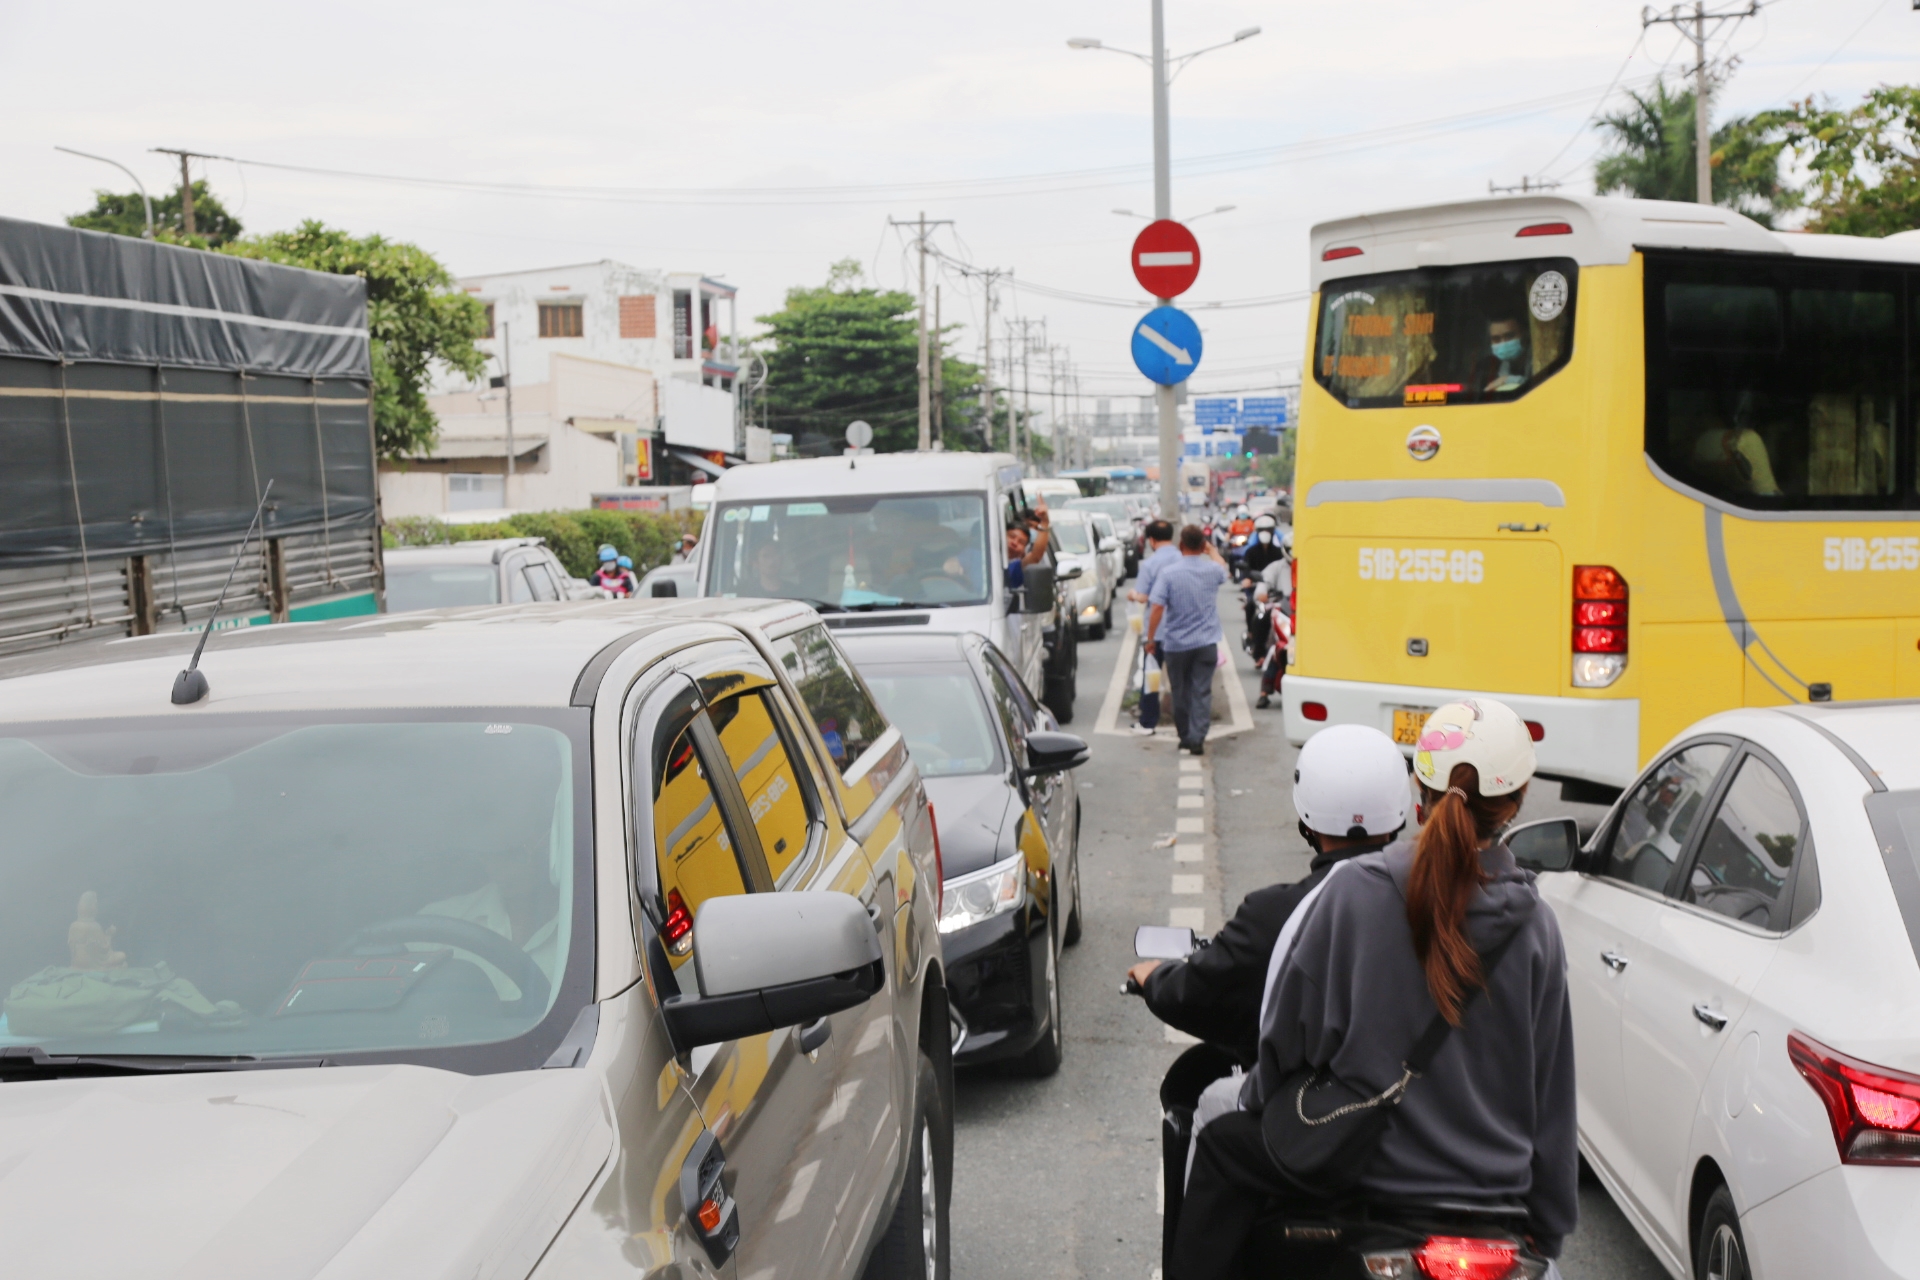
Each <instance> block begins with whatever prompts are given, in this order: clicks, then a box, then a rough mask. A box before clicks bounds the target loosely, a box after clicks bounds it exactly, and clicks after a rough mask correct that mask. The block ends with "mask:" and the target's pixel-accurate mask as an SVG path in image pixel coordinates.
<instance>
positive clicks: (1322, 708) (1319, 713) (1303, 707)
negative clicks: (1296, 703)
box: [1300, 702, 1327, 720]
mask: <svg viewBox="0 0 1920 1280" xmlns="http://www.w3.org/2000/svg"><path fill="white" fill-rule="evenodd" d="M1300 714H1301V715H1303V716H1305V717H1306V718H1307V719H1309V720H1325V719H1326V718H1327V704H1326V703H1324V702H1303V703H1301V704H1300Z"/></svg>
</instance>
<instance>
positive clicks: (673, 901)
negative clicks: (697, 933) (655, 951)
mask: <svg viewBox="0 0 1920 1280" xmlns="http://www.w3.org/2000/svg"><path fill="white" fill-rule="evenodd" d="M660 933H661V935H662V936H664V937H665V938H666V940H667V950H669V951H671V952H673V954H675V955H677V956H683V955H685V954H687V952H689V951H691V950H693V912H691V911H689V910H687V900H686V899H685V898H683V897H681V896H680V891H679V890H678V889H669V890H667V918H666V921H665V923H663V924H662V925H661V926H660Z"/></svg>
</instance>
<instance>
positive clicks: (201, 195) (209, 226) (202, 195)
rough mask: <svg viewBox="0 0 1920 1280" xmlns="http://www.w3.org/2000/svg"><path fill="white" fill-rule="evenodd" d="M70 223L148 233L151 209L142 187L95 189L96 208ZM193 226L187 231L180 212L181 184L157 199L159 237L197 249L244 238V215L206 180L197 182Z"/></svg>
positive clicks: (155, 232)
mask: <svg viewBox="0 0 1920 1280" xmlns="http://www.w3.org/2000/svg"><path fill="white" fill-rule="evenodd" d="M67 225H68V226H70V227H78V228H80V229H81V230H82V231H111V232H112V233H113V234H114V235H117V236H138V235H143V234H145V233H146V229H147V210H146V205H145V204H144V203H143V202H142V201H141V199H140V193H139V192H138V191H127V192H120V191H101V190H95V191H94V193H93V208H91V209H89V210H87V211H86V212H85V213H76V214H73V215H72V216H71V217H69V218H68V219H67ZM193 230H194V234H193V235H191V236H189V235H187V234H186V222H185V219H184V218H183V217H182V215H181V212H180V188H178V187H175V188H174V189H173V190H172V191H169V192H165V193H163V194H162V195H160V196H159V197H158V198H157V199H155V200H154V202H153V235H154V239H156V240H165V241H168V242H169V243H172V244H184V245H190V246H191V247H193V248H195V249H218V248H219V247H220V246H221V245H224V244H227V243H229V242H230V241H233V240H237V239H239V238H240V219H238V218H236V217H234V216H233V215H232V214H231V213H228V212H227V209H226V206H225V205H223V204H221V203H220V200H219V198H218V197H217V196H215V195H214V194H213V192H212V191H210V190H208V189H207V184H206V183H205V182H204V181H201V182H196V183H194V184H193Z"/></svg>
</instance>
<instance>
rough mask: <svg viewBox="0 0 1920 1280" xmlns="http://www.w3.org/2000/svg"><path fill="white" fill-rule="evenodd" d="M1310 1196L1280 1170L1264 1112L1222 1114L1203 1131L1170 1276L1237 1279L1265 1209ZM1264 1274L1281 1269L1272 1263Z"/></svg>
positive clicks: (1175, 1279)
mask: <svg viewBox="0 0 1920 1280" xmlns="http://www.w3.org/2000/svg"><path fill="white" fill-rule="evenodd" d="M1275 1200H1280V1201H1294V1202H1302V1201H1306V1202H1308V1203H1311V1200H1310V1198H1309V1197H1307V1196H1306V1195H1305V1194H1304V1193H1303V1192H1301V1191H1300V1190H1299V1188H1297V1187H1295V1186H1294V1185H1293V1184H1292V1183H1290V1182H1288V1181H1287V1180H1286V1179H1285V1178H1284V1177H1282V1176H1281V1174H1280V1171H1279V1170H1278V1169H1277V1168H1275V1167H1274V1164H1273V1159H1272V1157H1270V1156H1268V1155H1267V1146H1266V1143H1265V1142H1263V1141H1261V1138H1260V1117H1259V1116H1258V1115H1256V1114H1254V1113H1253V1112H1249V1111H1235V1112H1232V1113H1231V1114H1229V1115H1224V1116H1221V1117H1220V1118H1219V1119H1218V1120H1215V1121H1214V1122H1213V1123H1212V1124H1210V1125H1208V1126H1207V1127H1206V1128H1204V1129H1202V1130H1201V1131H1200V1138H1199V1143H1198V1146H1197V1149H1196V1150H1195V1152H1194V1156H1193V1173H1192V1174H1191V1175H1190V1176H1189V1177H1188V1178H1187V1194H1186V1198H1185V1201H1184V1203H1182V1204H1181V1206H1180V1225H1179V1227H1178V1229H1177V1230H1176V1232H1175V1234H1174V1244H1173V1257H1172V1258H1171V1259H1169V1262H1170V1264H1171V1265H1170V1266H1169V1267H1168V1270H1167V1280H1234V1278H1236V1277H1239V1276H1241V1275H1243V1274H1244V1272H1243V1270H1242V1268H1243V1265H1244V1264H1245V1263H1246V1262H1247V1261H1249V1260H1248V1259H1245V1258H1242V1257H1241V1252H1242V1250H1243V1249H1244V1248H1245V1246H1246V1243H1247V1240H1248V1237H1250V1236H1251V1235H1252V1234H1253V1228H1254V1224H1255V1223H1256V1222H1258V1221H1259V1219H1260V1214H1261V1213H1262V1211H1263V1210H1265V1209H1266V1208H1267V1206H1268V1205H1269V1204H1270V1203H1271V1202H1273V1201H1275ZM1261 1274H1262V1275H1272V1274H1276V1273H1275V1272H1274V1271H1273V1270H1272V1268H1271V1267H1264V1268H1262V1269H1261Z"/></svg>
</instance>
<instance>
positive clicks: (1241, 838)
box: [952, 592, 1666, 1280]
mask: <svg viewBox="0 0 1920 1280" xmlns="http://www.w3.org/2000/svg"><path fill="white" fill-rule="evenodd" d="M1235 599H1237V598H1235ZM1222 604H1223V611H1224V610H1225V609H1227V608H1231V607H1233V606H1232V600H1231V599H1230V597H1229V596H1228V594H1227V593H1224V592H1223V594H1222ZM1118 612H1119V611H1118V610H1117V609H1116V613H1118ZM1237 616H1238V615H1237V614H1232V615H1229V623H1228V633H1229V635H1230V636H1232V637H1233V638H1234V641H1235V643H1237V641H1238V636H1239V627H1238V625H1236V621H1235V620H1236V619H1237ZM1126 645H1127V642H1126V641H1125V640H1124V639H1123V637H1122V634H1121V633H1115V634H1114V635H1113V636H1111V637H1109V638H1108V639H1106V640H1104V641H1101V642H1099V643H1092V644H1090V643H1085V642H1083V643H1082V645H1081V648H1080V685H1079V695H1080V696H1079V701H1078V703H1077V704H1076V706H1075V716H1074V722H1073V724H1072V726H1071V728H1072V729H1073V731H1074V732H1076V733H1081V734H1083V735H1085V736H1086V737H1087V740H1088V741H1089V742H1090V743H1091V744H1092V746H1093V758H1092V761H1091V762H1090V763H1089V764H1087V765H1086V766H1085V767H1083V768H1082V769H1081V770H1080V771H1079V785H1080V798H1081V804H1082V806H1083V810H1082V813H1083V819H1082V821H1083V826H1082V831H1081V841H1082V844H1081V856H1082V858H1083V859H1084V861H1083V862H1082V871H1081V876H1082V889H1083V892H1084V893H1085V895H1086V907H1085V911H1084V921H1085V934H1084V936H1083V938H1082V940H1081V941H1080V943H1079V945H1078V946H1075V947H1073V948H1071V949H1070V950H1069V951H1068V952H1067V955H1066V957H1065V959H1064V961H1063V963H1062V966H1061V978H1062V982H1063V991H1062V1005H1063V1008H1064V1018H1065V1022H1066V1055H1065V1061H1064V1063H1063V1065H1062V1066H1061V1069H1060V1071H1059V1073H1058V1074H1057V1075H1055V1076H1054V1077H1053V1078H1051V1079H1048V1080H1028V1079H1021V1078H1018V1077H1016V1076H1013V1075H1011V1074H1008V1073H1006V1072H1003V1071H999V1070H995V1069H992V1068H982V1069H978V1070H973V1071H962V1072H961V1073H960V1077H959V1081H958V1099H957V1134H956V1137H955V1159H954V1186H953V1211H952V1230H953V1274H954V1276H955V1277H957V1278H958V1280H988V1278H993V1280H998V1278H1000V1277H1006V1278H1008V1280H1013V1278H1016V1277H1017V1278H1018V1280H1043V1278H1051V1277H1080V1276H1094V1277H1102V1278H1105V1277H1115V1278H1137V1280H1148V1278H1149V1277H1154V1276H1157V1274H1158V1269H1159V1264H1160V1227H1161V1218H1160V1215H1159V1206H1158V1199H1159V1196H1158V1191H1159V1185H1158V1184H1159V1134H1160V1120H1159V1104H1158V1101H1157V1096H1158V1095H1157V1090H1158V1088H1159V1083H1160V1077H1161V1075H1162V1073H1163V1072H1164V1071H1165V1070H1166V1068H1167V1066H1168V1065H1169V1064H1170V1063H1171V1062H1172V1061H1173V1059H1174V1057H1175V1056H1176V1055H1177V1054H1178V1053H1179V1052H1180V1046H1179V1045H1177V1044H1175V1043H1173V1042H1172V1041H1171V1040H1170V1039H1169V1037H1168V1035H1167V1034H1166V1029H1165V1028H1163V1027H1162V1026H1161V1024H1160V1023H1158V1022H1157V1021H1155V1020H1154V1019H1153V1017H1152V1016H1151V1015H1150V1014H1148V1013H1147V1011H1146V1009H1145V1008H1144V1007H1143V1006H1142V1005H1141V1004H1140V1002H1139V1001H1138V1000H1137V999H1134V998H1132V997H1130V996H1123V995H1121V994H1120V983H1121V981H1122V979H1123V978H1124V976H1125V972H1126V969H1127V966H1128V965H1129V964H1131V963H1132V962H1133V930H1134V927H1135V926H1136V925H1140V924H1167V923H1176V924H1187V923H1193V924H1197V925H1198V926H1199V927H1200V928H1202V929H1203V930H1204V931H1206V932H1212V931H1213V930H1216V929H1218V928H1219V927H1220V924H1221V921H1222V919H1223V913H1224V912H1226V911H1228V910H1230V909H1231V907H1232V906H1234V905H1237V904H1238V903H1239V901H1240V899H1241V898H1242V897H1244V896H1245V895H1246V894H1247V893H1248V892H1250V891H1251V890H1253V889H1256V888H1259V887H1260V886H1262V885H1266V884H1271V883H1273V882H1275V881H1281V880H1293V879H1297V878H1298V877H1300V876H1301V875H1303V874H1305V872H1306V868H1307V861H1308V856H1309V855H1308V850H1307V847H1306V845H1305V843H1304V842H1303V841H1302V840H1301V839H1300V836H1299V833H1298V831H1297V829H1296V826H1297V818H1296V817H1295V814H1294V812H1293V806H1292V803H1291V801H1290V798H1289V794H1290V789H1291V788H1290V780H1291V778H1292V776H1293V756H1294V750H1293V748H1291V747H1290V746H1288V745H1287V742H1286V738H1285V736H1284V735H1283V733H1282V732H1281V728H1280V717H1279V712H1278V709H1277V708H1276V709H1274V710H1270V711H1258V710H1254V709H1253V702H1254V699H1255V697H1256V695H1257V693H1258V681H1257V679H1256V677H1255V676H1254V675H1253V674H1252V672H1251V670H1250V668H1249V664H1248V662H1247V659H1246V657H1245V655H1243V654H1239V653H1238V652H1236V659H1237V660H1236V661H1235V663H1234V664H1233V666H1232V667H1231V668H1230V671H1228V672H1222V673H1221V675H1220V679H1219V681H1218V682H1217V683H1216V687H1215V696H1214V715H1215V737H1214V738H1213V739H1212V740H1211V741H1210V742H1209V745H1208V749H1207V755H1206V756H1205V758H1204V760H1203V761H1193V760H1192V758H1191V757H1180V756H1178V755H1176V754H1175V751H1174V744H1173V741H1172V738H1171V736H1170V735H1168V734H1167V732H1166V729H1165V727H1164V726H1163V730H1162V735H1161V736H1159V737H1156V738H1153V739H1139V738H1134V737H1130V736H1127V735H1126V734H1125V732H1124V731H1125V729H1126V727H1127V720H1126V718H1125V717H1124V716H1121V717H1120V718H1119V722H1118V725H1117V726H1116V727H1117V728H1118V729H1119V730H1121V732H1120V733H1119V734H1114V733H1111V732H1107V733H1103V732H1100V731H1099V730H1100V729H1101V728H1102V719H1103V718H1102V716H1101V711H1102V704H1103V701H1104V700H1105V699H1106V695H1107V692H1108V689H1109V683H1110V678H1111V677H1112V675H1113V672H1114V667H1115V664H1116V662H1117V660H1118V657H1119V655H1120V653H1121V652H1122V651H1123V648H1124V647H1126ZM1228 679H1235V680H1238V681H1239V682H1240V687H1241V691H1242V693H1243V694H1244V697H1243V699H1242V702H1243V704H1244V706H1243V707H1236V706H1234V705H1233V699H1232V698H1231V697H1230V696H1229V694H1230V691H1229V690H1228V689H1227V688H1226V681H1227V680H1228ZM1223 730H1224V732H1223ZM1183 759H1184V760H1187V761H1189V762H1191V763H1197V764H1200V765H1201V767H1200V768H1199V769H1197V770H1196V769H1191V768H1189V769H1186V770H1183V769H1182V767H1181V762H1182V760H1183ZM1183 781H1184V784H1185V785H1182V784H1183ZM1183 800H1184V801H1185V804H1184V805H1183V804H1182V801H1183ZM1559 813H1571V814H1574V815H1575V816H1577V817H1579V818H1581V819H1582V821H1583V822H1584V821H1588V820H1592V819H1596V818H1598V816H1599V815H1600V813H1601V810H1599V809H1597V808H1595V807H1594V806H1590V805H1575V804H1563V803H1562V802H1561V801H1560V800H1559V796H1558V788H1557V786H1556V785H1555V784H1553V783H1544V784H1536V785H1535V786H1534V787H1533V788H1532V789H1531V791H1530V792H1529V795H1528V801H1527V806H1526V809H1525V811H1524V812H1523V814H1522V818H1523V819H1525V818H1527V817H1534V816H1548V815H1553V814H1559ZM1182 819H1184V820H1185V827H1186V829H1185V830H1180V829H1179V824H1180V821H1181V820H1182ZM1170 839H1171V840H1172V841H1173V843H1172V844H1171V845H1168V844H1167V843H1166V842H1168V841H1169V840H1170ZM1182 912H1184V913H1187V914H1185V915H1180V914H1177V913H1182ZM1194 912H1198V913H1200V914H1199V915H1198V916H1194V915H1193V914H1192V913H1194ZM1560 1263H1561V1270H1562V1272H1563V1273H1564V1274H1565V1275H1566V1277H1568V1280H1662V1278H1663V1277H1665V1275H1666V1272H1665V1270H1664V1269H1663V1268H1662V1267H1661V1266H1660V1264H1659V1263H1658V1262H1657V1261H1655V1259H1654V1257H1653V1255H1652V1254H1651V1253H1649V1252H1648V1251H1647V1250H1646V1248H1645V1247H1644V1246H1643V1245H1642V1244H1641V1243H1640V1240H1639V1238H1638V1237H1637V1236H1636V1235H1635V1234H1634V1231H1633V1228H1632V1227H1631V1226H1629V1225H1628V1224H1627V1221H1626V1220H1625V1219H1624V1218H1623V1217H1622V1216H1621V1214H1620V1212H1619V1210H1618V1209H1617V1208H1615V1206H1614V1204H1613V1202H1612V1201H1611V1200H1610V1199H1609V1198H1608V1196H1607V1193H1606V1191H1605V1190H1604V1189H1602V1188H1601V1187H1600V1185H1599V1184H1598V1183H1596V1182H1593V1181H1591V1180H1588V1181H1586V1182H1584V1183H1583V1185H1582V1189H1581V1222H1580V1228H1579V1230H1578V1231H1577V1232H1576V1233H1575V1234H1574V1235H1573V1236H1572V1237H1571V1238H1570V1239H1569V1241H1568V1243H1567V1248H1566V1252H1565V1254H1564V1256H1563V1257H1562V1258H1561V1259H1560Z"/></svg>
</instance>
